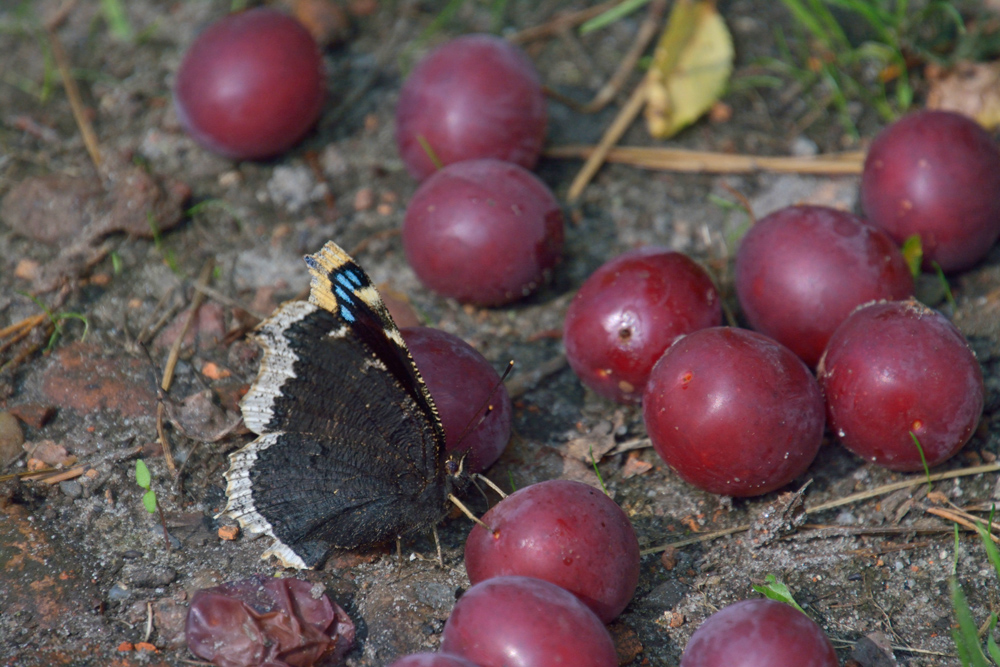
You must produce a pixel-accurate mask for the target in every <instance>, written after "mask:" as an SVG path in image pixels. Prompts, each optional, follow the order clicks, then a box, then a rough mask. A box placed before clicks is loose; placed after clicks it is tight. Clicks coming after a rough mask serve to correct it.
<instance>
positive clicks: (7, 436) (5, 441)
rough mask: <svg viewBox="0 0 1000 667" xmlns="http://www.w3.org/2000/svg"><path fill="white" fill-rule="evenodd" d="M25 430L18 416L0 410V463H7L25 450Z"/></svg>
mask: <svg viewBox="0 0 1000 667" xmlns="http://www.w3.org/2000/svg"><path fill="white" fill-rule="evenodd" d="M23 444H24V432H23V431H22V430H21V424H20V423H18V421H17V417H15V416H14V415H12V414H11V413H9V412H0V465H4V466H5V465H7V464H8V463H10V462H11V461H13V460H14V459H16V458H17V457H18V456H20V455H21V452H22V451H23V450H22V449H21V446H22V445H23Z"/></svg>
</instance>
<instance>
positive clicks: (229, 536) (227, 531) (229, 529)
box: [219, 526, 240, 541]
mask: <svg viewBox="0 0 1000 667" xmlns="http://www.w3.org/2000/svg"><path fill="white" fill-rule="evenodd" d="M239 534H240V528H239V526H219V539H220V540H226V541H232V540H235V539H236V536H237V535H239Z"/></svg>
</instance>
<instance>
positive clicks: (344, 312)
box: [340, 304, 354, 322]
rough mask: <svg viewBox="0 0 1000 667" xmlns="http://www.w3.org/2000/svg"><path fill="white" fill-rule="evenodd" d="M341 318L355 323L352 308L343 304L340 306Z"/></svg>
mask: <svg viewBox="0 0 1000 667" xmlns="http://www.w3.org/2000/svg"><path fill="white" fill-rule="evenodd" d="M340 316H341V317H343V318H344V319H345V320H347V321H348V322H353V321H354V313H352V312H351V309H350V308H348V307H347V306H345V305H343V304H341V306H340Z"/></svg>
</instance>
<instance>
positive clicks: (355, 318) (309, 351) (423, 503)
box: [224, 243, 462, 568]
mask: <svg viewBox="0 0 1000 667" xmlns="http://www.w3.org/2000/svg"><path fill="white" fill-rule="evenodd" d="M306 263H307V264H308V265H309V271H310V274H311V276H312V286H311V292H310V297H309V301H308V302H303V301H299V302H290V303H286V304H284V305H283V306H281V307H280V308H279V309H278V310H277V311H276V312H275V313H274V314H273V315H272V316H271V317H270V318H268V319H267V320H265V321H264V322H263V323H261V325H260V326H259V327H258V328H257V330H256V332H255V338H256V340H257V341H258V342H259V343H260V345H261V347H262V348H263V350H264V356H263V359H262V361H261V369H260V373H259V375H258V377H257V380H256V381H255V382H254V384H253V385H252V386H251V388H250V390H249V392H248V393H247V395H246V397H244V399H243V402H242V404H241V407H242V409H243V417H244V421H245V423H246V425H247V427H248V428H249V429H250V430H251V431H253V432H254V433H257V434H259V437H258V438H257V439H256V440H254V441H253V442H251V443H250V444H249V445H247V446H246V447H244V448H243V449H241V450H239V451H237V452H236V453H234V454H232V455H231V456H230V462H231V467H230V469H229V471H228V472H227V473H226V479H227V481H228V485H227V488H226V494H227V496H228V497H229V502H228V504H227V506H226V509H225V510H224V513H225V514H228V515H229V516H231V517H233V518H235V519H236V520H238V521H239V522H240V525H241V526H242V527H243V529H244V530H246V531H249V532H255V533H265V534H267V535H270V536H271V537H273V538H275V544H274V546H272V547H271V548H270V549H269V550H268V551H267V552H265V554H264V557H265V558H266V557H267V556H269V555H275V556H277V557H278V559H279V560H280V561H281V562H282V563H283V564H284V565H285V566H286V567H296V568H306V567H315V566H316V565H318V564H319V563H321V562H322V561H323V560H324V559H325V557H326V555H327V554H328V552H329V551H330V550H331V549H334V548H342V549H356V548H367V547H372V546H375V545H377V544H380V543H383V542H386V541H388V540H391V539H395V538H396V537H398V536H402V535H405V534H408V533H412V532H415V531H419V530H423V529H426V528H428V527H431V526H434V525H436V524H437V523H438V522H439V521H440V520H441V519H442V518H443V517H444V515H445V514H446V513H447V506H448V496H449V495H450V494H451V492H452V491H453V490H454V489H455V488H456V486H457V485H461V483H462V482H461V477H460V473H459V472H458V471H459V469H460V466H458V465H456V464H455V462H454V461H450V460H449V459H448V458H447V454H446V452H445V445H444V442H445V440H444V429H443V427H442V425H441V420H440V418H439V417H438V414H437V411H436V409H435V407H434V402H433V400H432V399H431V396H430V393H429V392H428V391H427V387H426V386H425V385H424V382H423V380H422V379H421V377H420V374H419V372H418V371H417V368H416V366H415V364H414V363H413V359H412V357H411V356H410V353H409V351H408V350H407V349H406V345H405V344H404V343H403V339H402V337H401V336H400V334H399V330H398V329H397V328H396V326H395V324H394V323H393V322H392V318H391V317H390V316H389V313H388V311H387V310H386V309H385V306H384V304H383V303H382V301H381V299H380V298H379V296H378V293H377V292H376V290H375V288H374V286H373V285H372V284H371V281H370V279H369V278H368V276H367V275H366V274H365V273H364V271H362V270H361V268H360V267H359V266H358V265H357V264H356V263H355V262H354V261H353V260H352V259H351V258H350V257H349V256H348V255H347V254H346V253H345V252H344V251H343V250H342V249H341V248H340V247H338V246H337V245H336V244H334V243H328V244H327V245H326V246H325V247H324V248H323V249H322V250H321V251H320V252H318V253H317V254H315V255H310V256H307V257H306Z"/></svg>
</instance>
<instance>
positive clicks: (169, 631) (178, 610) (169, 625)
mask: <svg viewBox="0 0 1000 667" xmlns="http://www.w3.org/2000/svg"><path fill="white" fill-rule="evenodd" d="M186 618H187V606H186V605H182V604H178V603H177V602H176V601H174V600H171V599H163V600H157V601H156V602H154V603H153V624H154V625H155V626H156V631H157V633H158V637H159V640H158V642H159V643H160V644H161V645H162V646H164V647H165V648H172V649H181V648H184V646H185V645H186V642H185V637H184V621H185V619H186Z"/></svg>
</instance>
